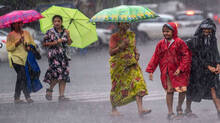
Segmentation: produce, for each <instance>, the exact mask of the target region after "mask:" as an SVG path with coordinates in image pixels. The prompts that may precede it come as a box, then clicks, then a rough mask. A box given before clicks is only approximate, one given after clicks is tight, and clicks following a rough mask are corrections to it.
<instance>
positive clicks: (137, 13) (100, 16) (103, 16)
mask: <svg viewBox="0 0 220 123" xmlns="http://www.w3.org/2000/svg"><path fill="white" fill-rule="evenodd" d="M156 17H158V15H157V14H156V13H155V12H154V11H152V10H150V9H148V8H144V7H142V6H134V5H121V6H117V7H114V8H109V9H104V10H102V11H100V12H98V13H97V14H95V15H94V16H93V17H92V18H91V19H90V22H137V21H141V20H145V19H152V18H156Z"/></svg>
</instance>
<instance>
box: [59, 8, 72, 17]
mask: <svg viewBox="0 0 220 123" xmlns="http://www.w3.org/2000/svg"><path fill="white" fill-rule="evenodd" d="M61 9H62V10H63V12H64V13H66V14H67V15H68V17H69V18H71V16H70V15H69V14H68V13H67V12H66V11H65V10H64V9H63V8H61Z"/></svg>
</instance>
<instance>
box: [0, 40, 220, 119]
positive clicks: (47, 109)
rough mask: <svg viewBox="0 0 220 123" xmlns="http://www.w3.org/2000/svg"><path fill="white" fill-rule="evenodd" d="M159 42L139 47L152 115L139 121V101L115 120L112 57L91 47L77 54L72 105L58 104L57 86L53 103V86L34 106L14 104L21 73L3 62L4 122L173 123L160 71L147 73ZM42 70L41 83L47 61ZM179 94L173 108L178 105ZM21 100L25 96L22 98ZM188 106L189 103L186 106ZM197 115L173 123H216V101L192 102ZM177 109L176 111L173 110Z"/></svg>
mask: <svg viewBox="0 0 220 123" xmlns="http://www.w3.org/2000/svg"><path fill="white" fill-rule="evenodd" d="M156 43H157V41H151V42H147V43H144V44H143V43H138V46H137V47H138V50H139V52H140V54H141V57H140V61H139V63H140V65H141V68H142V71H143V73H144V77H145V80H146V83H147V88H148V90H149V95H147V96H145V97H144V107H146V108H151V109H152V113H151V114H149V115H147V116H145V117H143V118H140V117H139V116H138V115H137V107H136V103H135V102H134V103H131V104H128V105H126V106H122V107H119V111H120V112H121V113H122V114H123V115H124V116H123V117H116V118H115V117H111V116H110V113H111V104H110V102H109V92H110V88H111V81H110V74H109V63H108V59H109V54H108V49H107V47H103V48H100V49H89V50H88V52H87V53H86V54H76V55H73V56H72V60H71V62H70V66H71V82H70V83H68V84H67V87H66V96H67V97H69V98H70V99H71V101H69V102H65V103H59V102H58V100H57V98H58V87H57V86H56V87H55V89H54V93H53V101H51V102H49V101H47V100H46V99H45V97H44V95H45V91H46V88H47V87H48V85H47V84H45V83H43V86H44V88H43V89H41V90H40V91H39V92H37V93H33V94H31V95H32V98H33V99H34V101H35V102H34V103H33V104H20V105H15V104H14V103H13V94H14V86H15V80H16V77H15V76H16V74H15V72H14V70H13V69H10V68H9V66H8V63H0V78H1V86H0V123H14V122H16V123H35V122H36V123H70V122H72V123H117V122H120V123H134V122H136V123H161V122H162V123H168V122H169V121H167V120H166V116H167V108H166V102H165V92H164V90H163V88H162V86H161V82H160V73H159V69H157V70H156V72H155V73H154V81H149V80H148V74H147V73H146V72H144V70H145V67H146V65H147V63H148V62H149V60H150V58H151V56H152V54H153V52H154V49H155V46H156ZM39 65H40V68H41V72H42V73H41V78H40V79H41V80H42V79H43V76H44V74H45V72H46V69H47V67H48V63H47V58H46V57H43V58H42V59H41V60H40V61H39ZM176 97H177V95H175V101H174V107H176V103H177V101H176V100H177V98H176ZM22 98H24V97H23V95H22ZM183 107H185V105H184V106H183ZM192 108H193V111H194V112H195V113H197V114H198V115H199V117H200V118H198V119H186V118H184V119H183V120H179V121H174V122H175V123H185V122H188V123H208V122H209V123H217V122H220V121H218V120H217V115H216V111H215V107H214V104H213V102H212V101H202V102H201V103H193V105H192ZM174 110H175V108H174Z"/></svg>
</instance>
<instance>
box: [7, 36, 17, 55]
mask: <svg viewBox="0 0 220 123" xmlns="http://www.w3.org/2000/svg"><path fill="white" fill-rule="evenodd" d="M15 48H16V47H15V42H14V41H13V36H12V35H11V34H9V35H8V36H7V41H6V49H7V51H8V52H12V51H14V50H15Z"/></svg>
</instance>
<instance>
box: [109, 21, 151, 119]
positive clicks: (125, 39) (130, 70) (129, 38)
mask: <svg viewBox="0 0 220 123" xmlns="http://www.w3.org/2000/svg"><path fill="white" fill-rule="evenodd" d="M129 27H130V24H129V23H118V28H119V31H118V32H116V33H114V34H113V35H112V36H111V38H110V42H109V54H110V56H111V58H110V60H109V63H110V74H111V81H112V88H111V92H110V101H111V104H112V116H119V115H120V113H119V112H118V110H117V107H119V106H122V105H125V104H128V103H130V102H132V101H135V100H136V102H137V107H138V113H139V115H140V116H143V115H144V114H148V113H150V112H151V110H150V109H148V110H144V109H143V106H142V98H143V96H145V95H147V94H148V91H147V89H146V84H145V80H144V77H143V74H142V71H141V68H140V66H139V64H138V60H139V57H140V54H139V53H138V51H137V49H136V40H135V33H134V32H131V31H129V30H128V29H129Z"/></svg>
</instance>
